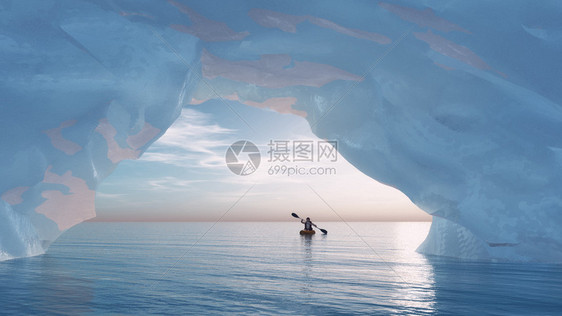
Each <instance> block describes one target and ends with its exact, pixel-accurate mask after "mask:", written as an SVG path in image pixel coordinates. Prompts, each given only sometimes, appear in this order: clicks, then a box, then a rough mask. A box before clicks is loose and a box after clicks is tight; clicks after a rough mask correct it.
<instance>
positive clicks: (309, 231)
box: [301, 230, 316, 235]
mask: <svg viewBox="0 0 562 316" xmlns="http://www.w3.org/2000/svg"><path fill="white" fill-rule="evenodd" d="M314 234H316V231H315V230H301V235H314Z"/></svg>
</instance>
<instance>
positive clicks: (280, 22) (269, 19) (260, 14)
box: [248, 9, 392, 44]
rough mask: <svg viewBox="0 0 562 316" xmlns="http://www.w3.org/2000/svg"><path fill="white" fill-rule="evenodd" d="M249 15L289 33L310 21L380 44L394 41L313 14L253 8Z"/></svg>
mask: <svg viewBox="0 0 562 316" xmlns="http://www.w3.org/2000/svg"><path fill="white" fill-rule="evenodd" d="M248 15H249V16H250V18H252V20H254V21H255V22H256V23H258V24H259V25H261V26H263V27H267V28H277V29H280V30H282V31H284V32H289V33H295V32H296V31H297V25H298V24H300V23H302V22H304V21H309V22H310V23H312V24H314V25H317V26H319V27H322V28H326V29H330V30H333V31H336V32H338V33H341V34H345V35H347V36H351V37H355V38H360V39H364V40H368V41H373V42H376V43H379V44H390V43H391V42H392V41H391V40H390V38H388V37H386V36H384V35H382V34H379V33H374V32H368V31H364V30H359V29H352V28H347V27H344V26H341V25H339V24H337V23H335V22H332V21H330V20H326V19H322V18H319V17H315V16H311V15H305V16H298V15H291V14H285V13H281V12H276V11H271V10H266V9H252V10H250V12H248Z"/></svg>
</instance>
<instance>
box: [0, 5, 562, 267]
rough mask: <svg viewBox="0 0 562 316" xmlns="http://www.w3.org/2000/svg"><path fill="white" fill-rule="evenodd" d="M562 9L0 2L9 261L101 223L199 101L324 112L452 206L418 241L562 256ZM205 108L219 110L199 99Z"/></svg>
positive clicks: (483, 254) (0, 208) (353, 142)
mask: <svg viewBox="0 0 562 316" xmlns="http://www.w3.org/2000/svg"><path fill="white" fill-rule="evenodd" d="M561 13H562V7H561V6H560V4H559V3H558V2H557V1H542V2H540V4H539V3H536V4H535V3H533V4H529V3H528V2H525V1H496V2H494V3H489V2H486V1H473V2H470V3H468V2H460V1H459V2H443V1H438V0H427V1H423V2H419V3H409V4H405V2H402V1H381V2H378V3H375V2H372V1H365V2H362V1H357V2H353V4H352V5H349V4H346V3H343V2H341V1H311V2H307V3H305V4H303V3H301V2H298V1H286V2H283V3H264V2H260V1H250V0H248V1H232V2H213V1H209V2H190V1H181V0H175V1H172V0H170V1H148V0H141V1H132V0H110V1H94V0H90V1H88V0H76V1H70V0H60V1H38V0H36V1H33V0H29V1H9V0H8V1H2V2H0V17H1V19H0V30H1V32H0V48H1V49H0V55H1V58H0V63H1V64H2V67H0V72H1V76H0V95H1V96H2V103H1V104H0V129H1V133H0V140H1V145H2V148H3V149H2V151H1V152H0V164H1V165H2V166H3V168H2V169H1V170H0V176H1V179H2V180H1V181H0V227H1V229H0V260H2V259H7V258H14V257H22V256H31V255H36V254H40V253H43V252H44V251H45V249H46V248H47V247H48V245H49V244H50V243H51V242H52V241H53V240H55V239H56V238H57V236H59V235H60V234H61V233H62V232H63V231H65V230H66V229H68V228H69V227H72V226H73V225H75V224H77V223H79V222H81V221H84V220H86V219H89V218H92V217H94V216H95V206H94V197H95V190H96V187H97V185H98V184H99V183H100V182H101V181H102V180H103V179H104V178H105V177H107V176H108V175H109V174H110V173H111V171H112V170H113V169H114V168H116V166H117V165H118V164H119V162H120V161H122V160H125V159H137V158H138V157H139V156H140V155H141V154H142V153H143V152H144V151H145V150H146V149H147V148H148V146H149V145H150V144H151V143H152V142H154V141H155V140H156V139H157V138H158V137H159V136H161V135H162V134H163V133H165V131H166V129H167V128H168V127H169V126H170V125H171V124H172V122H173V121H174V120H175V119H176V118H177V117H178V115H179V113H180V110H181V108H182V107H183V106H189V105H195V104H201V103H204V102H205V101H206V100H209V99H227V100H235V101H238V102H240V103H242V104H246V105H248V106H255V107H260V108H266V109H270V110H274V111H279V112H281V113H292V114H295V115H300V116H302V117H305V118H306V119H307V120H308V122H309V123H310V126H311V128H312V130H313V132H314V133H315V134H316V135H318V136H319V137H321V138H325V139H335V140H337V141H338V142H339V144H338V150H339V151H340V152H341V154H342V155H344V156H345V158H346V159H347V160H348V161H349V162H350V163H352V164H353V165H355V166H356V167H357V168H358V169H359V170H361V171H362V172H363V173H365V174H367V175H368V176H370V177H372V178H373V179H375V180H377V181H380V182H382V183H385V184H388V185H390V186H393V187H395V188H397V189H399V190H401V191H402V192H404V193H405V194H406V195H407V196H408V197H409V198H410V199H411V200H412V201H413V202H414V203H415V204H416V205H418V206H419V207H420V208H421V209H423V210H424V211H426V212H428V213H429V214H431V215H432V216H433V223H432V227H431V230H430V233H429V235H428V237H427V239H426V240H425V242H424V243H423V244H422V245H420V247H419V249H418V251H420V252H422V253H425V254H429V255H441V256H451V257H456V258H464V259H478V260H515V261H543V262H562V233H560V229H559V226H560V225H561V224H562V198H560V190H561V189H562V180H561V179H562V168H561V166H562V138H561V137H560V135H562V89H561V86H560V81H559V77H560V74H562V64H561V63H560V62H559V61H560V57H559V56H560V55H561V53H562V52H561V50H562V45H560V36H559V35H560V29H561V26H562V25H561V24H560V20H559V16H560V14H561ZM199 106H204V104H203V105H199Z"/></svg>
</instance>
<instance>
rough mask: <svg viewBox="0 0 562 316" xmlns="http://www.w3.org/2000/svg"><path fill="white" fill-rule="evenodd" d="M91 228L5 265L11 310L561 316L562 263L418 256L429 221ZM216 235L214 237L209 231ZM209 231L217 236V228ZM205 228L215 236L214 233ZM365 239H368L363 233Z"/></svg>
mask: <svg viewBox="0 0 562 316" xmlns="http://www.w3.org/2000/svg"><path fill="white" fill-rule="evenodd" d="M212 225H213V223H83V224H80V225H78V226H76V227H75V228H73V229H71V230H69V231H68V232H67V233H65V234H64V235H63V236H61V238H60V239H59V240H58V241H57V242H56V243H55V244H53V245H52V247H51V249H50V251H49V252H48V253H47V254H45V255H41V256H37V257H32V258H21V259H15V260H9V261H5V262H2V263H0V296H1V297H2V300H1V301H0V310H1V312H2V313H8V314H32V313H33V314H35V313H37V314H43V313H65V314H84V315H88V314H106V313H117V314H128V315H138V314H168V315H173V314H211V315H219V314H221V315H224V314H265V315H339V314H341V315H354V314H355V315H555V314H559V313H560V311H562V303H561V302H560V297H562V288H561V287H560V286H559V285H560V282H562V267H561V266H560V265H552V264H529V263H527V264H520V263H490V262H475V261H460V260H456V259H446V258H439V257H431V256H430V257H426V256H424V255H422V254H418V253H416V252H415V251H414V249H415V248H416V247H417V245H418V244H419V242H420V241H421V239H423V233H424V232H427V230H428V229H429V223H349V225H350V226H351V228H352V229H353V230H352V229H351V228H350V227H349V226H347V225H346V224H344V223H322V227H323V228H324V229H327V230H328V232H329V233H328V235H321V234H317V235H315V236H313V237H311V238H308V237H301V236H300V235H299V234H298V231H299V230H300V229H301V226H302V225H301V224H300V223H298V222H296V223H279V222H277V223H267V222H265V223H218V224H216V226H214V227H213V228H212V229H211V230H209V228H210V227H212ZM207 231H208V232H207ZM206 232H207V233H206ZM205 233H206V234H205ZM356 233H357V234H358V235H357V234H356Z"/></svg>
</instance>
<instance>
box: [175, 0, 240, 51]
mask: <svg viewBox="0 0 562 316" xmlns="http://www.w3.org/2000/svg"><path fill="white" fill-rule="evenodd" d="M168 2H169V3H170V4H172V5H173V6H175V7H176V8H178V10H179V11H180V12H182V13H183V14H185V15H187V16H188V17H189V21H190V22H191V25H189V26H186V25H182V24H172V25H170V27H171V28H172V29H174V30H176V31H180V32H184V33H188V34H191V35H193V36H196V37H198V38H200V39H201V40H203V41H205V42H222V41H238V40H241V39H243V38H245V37H246V36H248V35H249V34H250V33H249V32H236V31H234V30H232V29H231V28H230V27H228V25H226V24H225V23H223V22H218V21H213V20H210V19H207V18H206V17H204V16H202V15H201V14H199V13H197V12H195V11H194V10H193V9H191V8H189V7H188V6H186V5H183V4H181V3H179V2H176V1H173V0H169V1H168Z"/></svg>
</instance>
